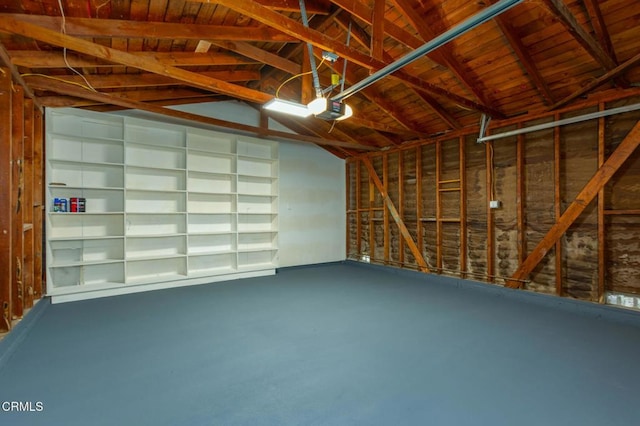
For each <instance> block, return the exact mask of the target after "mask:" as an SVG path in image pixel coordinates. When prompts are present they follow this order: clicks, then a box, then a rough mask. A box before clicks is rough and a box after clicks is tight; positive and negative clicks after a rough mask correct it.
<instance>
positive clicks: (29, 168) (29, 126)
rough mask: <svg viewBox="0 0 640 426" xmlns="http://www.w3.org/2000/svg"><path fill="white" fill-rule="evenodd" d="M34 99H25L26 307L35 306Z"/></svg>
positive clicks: (23, 211)
mask: <svg viewBox="0 0 640 426" xmlns="http://www.w3.org/2000/svg"><path fill="white" fill-rule="evenodd" d="M33 119H34V104H33V100H32V99H30V98H26V99H25V100H24V137H23V141H24V142H23V143H24V150H23V152H24V166H23V175H24V179H23V209H22V222H23V231H24V232H23V234H22V235H23V256H22V265H23V267H22V287H23V291H24V308H25V309H29V308H31V307H32V306H33V296H34V289H33V251H34V247H33V245H34V233H33Z"/></svg>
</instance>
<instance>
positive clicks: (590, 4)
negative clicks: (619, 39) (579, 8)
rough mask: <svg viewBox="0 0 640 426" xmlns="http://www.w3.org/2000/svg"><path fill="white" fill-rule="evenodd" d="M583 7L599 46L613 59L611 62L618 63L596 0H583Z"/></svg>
mask: <svg viewBox="0 0 640 426" xmlns="http://www.w3.org/2000/svg"><path fill="white" fill-rule="evenodd" d="M584 5H585V7H586V9H587V13H588V14H589V20H590V21H591V26H592V27H593V31H594V32H595V33H596V37H598V41H599V42H600V46H602V47H603V48H604V51H605V52H606V53H607V55H608V56H609V57H611V59H613V62H615V63H618V59H617V58H616V52H615V50H614V49H613V44H612V43H611V37H610V36H609V30H608V29H607V24H606V23H605V22H604V17H603V16H602V11H601V10H600V5H599V4H598V2H597V1H596V0H584Z"/></svg>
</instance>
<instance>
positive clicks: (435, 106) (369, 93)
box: [337, 14, 462, 137]
mask: <svg viewBox="0 0 640 426" xmlns="http://www.w3.org/2000/svg"><path fill="white" fill-rule="evenodd" d="M350 21H352V19H351V17H350V16H347V15H345V14H341V15H340V16H338V17H337V22H338V23H339V24H340V26H342V27H343V28H348V27H349V22H350ZM351 30H352V34H353V35H354V39H355V40H356V41H358V43H360V44H361V45H363V46H365V47H367V46H369V45H370V44H371V37H369V35H368V34H367V33H366V31H364V29H363V28H361V27H360V26H359V25H358V24H357V23H356V22H351ZM383 58H384V59H385V60H387V61H388V62H392V61H393V58H391V56H390V55H389V54H388V53H387V52H386V51H383ZM352 81H353V80H352ZM407 90H410V91H411V92H413V93H414V94H415V95H416V96H418V97H419V98H420V99H422V100H423V101H424V102H425V103H426V104H427V105H428V106H429V108H431V109H432V110H433V111H434V112H435V113H436V114H437V115H438V116H439V117H440V118H441V119H442V120H443V121H444V122H445V123H447V125H448V126H450V127H451V128H454V129H460V128H462V125H461V124H460V123H459V122H458V120H456V118H455V117H453V116H452V115H451V114H449V112H448V111H446V110H445V109H444V107H443V106H442V105H440V103H438V101H436V100H435V99H434V98H433V97H431V95H429V94H427V93H425V92H424V91H417V90H415V89H414V88H413V87H412V86H408V87H407ZM360 93H361V95H363V96H365V97H366V98H367V99H369V100H370V101H372V102H379V100H380V98H381V96H379V95H377V91H375V90H373V89H372V86H370V87H368V88H366V89H364V90H362V91H361V92H360ZM377 106H378V107H379V108H380V109H382V110H383V111H385V112H386V113H389V115H390V117H393V118H394V119H396V116H395V115H393V114H391V112H392V111H393V108H390V109H387V107H386V106H385V105H384V103H383V102H380V103H377ZM401 117H402V115H400V116H399V117H398V118H401ZM403 120H404V119H402V118H401V120H400V121H399V123H400V124H401V125H403V127H405V128H408V127H407V126H406V125H405V124H403V123H402V121H403ZM396 121H398V120H397V119H396ZM413 131H414V132H416V130H415V129H414V130H413ZM418 137H420V136H418Z"/></svg>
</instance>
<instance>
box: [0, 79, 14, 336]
mask: <svg viewBox="0 0 640 426" xmlns="http://www.w3.org/2000/svg"><path fill="white" fill-rule="evenodd" d="M11 111H12V110H11V72H10V71H9V69H8V68H6V67H0V182H2V183H3V185H4V186H5V189H4V190H2V191H0V332H6V331H9V330H10V329H11V308H12V303H11V282H12V278H13V276H12V271H13V268H12V267H11V265H12V260H11V257H12V252H11V231H12V223H11V218H12V209H11V193H10V190H9V189H10V188H11V183H10V182H11Z"/></svg>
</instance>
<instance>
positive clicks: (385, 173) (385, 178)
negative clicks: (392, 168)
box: [382, 153, 391, 263]
mask: <svg viewBox="0 0 640 426" xmlns="http://www.w3.org/2000/svg"><path fill="white" fill-rule="evenodd" d="M382 185H383V186H384V190H385V191H386V192H387V193H388V192H389V155H388V154H387V153H385V154H383V156H382ZM382 215H383V216H382V217H383V223H384V225H383V226H384V230H383V232H384V261H385V263H388V262H389V241H390V239H391V238H390V235H389V209H384V211H383V212H382Z"/></svg>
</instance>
